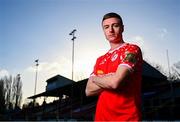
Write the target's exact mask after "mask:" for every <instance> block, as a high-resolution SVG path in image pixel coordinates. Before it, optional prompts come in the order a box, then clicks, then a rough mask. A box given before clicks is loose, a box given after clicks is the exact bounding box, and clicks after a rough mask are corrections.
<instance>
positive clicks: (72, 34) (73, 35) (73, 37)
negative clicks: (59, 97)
mask: <svg viewBox="0 0 180 122" xmlns="http://www.w3.org/2000/svg"><path fill="white" fill-rule="evenodd" d="M75 32H76V29H74V30H73V31H71V32H70V33H69V35H71V36H72V39H71V40H72V42H73V43H72V81H74V40H75V39H76V37H75ZM72 97H73V84H72V86H71V111H70V116H71V118H72V111H73V105H72V104H73V98H72Z"/></svg>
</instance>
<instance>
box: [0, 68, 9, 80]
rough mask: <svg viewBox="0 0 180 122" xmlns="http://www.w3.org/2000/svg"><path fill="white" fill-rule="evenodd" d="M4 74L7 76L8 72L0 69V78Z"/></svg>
mask: <svg viewBox="0 0 180 122" xmlns="http://www.w3.org/2000/svg"><path fill="white" fill-rule="evenodd" d="M4 76H9V72H8V71H7V70H5V69H0V78H2V77H4Z"/></svg>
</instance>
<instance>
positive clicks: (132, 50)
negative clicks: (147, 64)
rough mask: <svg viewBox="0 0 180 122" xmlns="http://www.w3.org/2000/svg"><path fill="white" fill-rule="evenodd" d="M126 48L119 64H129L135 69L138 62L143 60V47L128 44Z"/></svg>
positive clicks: (131, 68) (132, 69)
mask: <svg viewBox="0 0 180 122" xmlns="http://www.w3.org/2000/svg"><path fill="white" fill-rule="evenodd" d="M124 48H125V49H124V52H122V54H121V62H120V64H119V66H127V67H128V68H129V69H130V71H134V70H135V68H136V65H137V64H138V62H141V61H142V53H141V49H140V48H139V47H138V46H136V45H128V46H126V47H124Z"/></svg>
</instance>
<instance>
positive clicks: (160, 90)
mask: <svg viewBox="0 0 180 122" xmlns="http://www.w3.org/2000/svg"><path fill="white" fill-rule="evenodd" d="M142 76H143V79H142V101H143V105H142V111H143V120H179V119H180V117H179V115H180V102H179V101H180V82H176V83H170V82H168V80H167V78H166V76H164V75H163V74H162V73H160V72H159V71H158V70H156V69H155V68H154V67H152V66H151V65H149V64H148V63H147V62H145V61H144V63H143V74H142ZM87 80H88V79H84V80H81V81H78V82H75V81H72V80H70V79H68V78H65V77H63V76H61V75H56V76H54V77H52V78H50V79H48V80H47V81H46V82H47V86H46V91H45V92H43V93H40V94H37V95H34V96H31V97H29V98H28V99H36V98H38V97H50V96H51V97H58V100H55V101H53V102H51V103H48V104H47V103H46V102H45V101H44V103H43V104H42V105H40V106H33V105H32V106H30V107H28V108H24V109H22V110H21V112H19V113H17V114H13V115H12V116H11V118H12V120H13V117H16V118H17V117H18V116H19V119H20V120H63V121H64V120H83V121H86V120H88V121H91V120H93V118H94V112H95V106H96V102H97V97H86V96H85V86H86V83H87Z"/></svg>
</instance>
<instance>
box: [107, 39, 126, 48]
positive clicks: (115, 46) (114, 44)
mask: <svg viewBox="0 0 180 122" xmlns="http://www.w3.org/2000/svg"><path fill="white" fill-rule="evenodd" d="M123 43H124V41H123V40H122V41H121V42H118V43H110V46H111V49H110V50H113V49H115V48H117V47H119V46H120V45H122V44H123Z"/></svg>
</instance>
